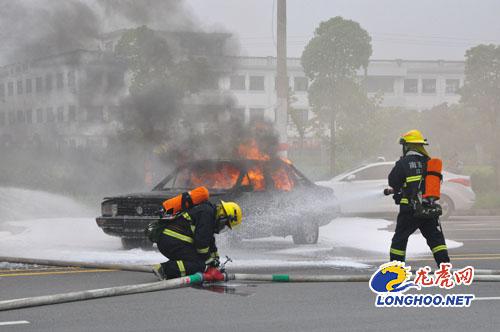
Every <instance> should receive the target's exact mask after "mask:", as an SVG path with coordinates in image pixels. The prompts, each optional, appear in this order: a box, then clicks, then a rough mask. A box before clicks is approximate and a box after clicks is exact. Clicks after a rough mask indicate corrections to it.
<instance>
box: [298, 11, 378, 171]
mask: <svg viewBox="0 0 500 332" xmlns="http://www.w3.org/2000/svg"><path fill="white" fill-rule="evenodd" d="M371 54H372V47H371V38H370V36H369V35H368V33H367V32H366V30H364V29H363V28H361V26H360V25H359V24H358V23H357V22H354V21H351V20H345V19H343V18H342V17H340V16H337V17H334V18H331V19H330V20H328V21H325V22H321V23H320V25H319V26H318V28H317V29H316V31H315V33H314V37H313V38H312V39H311V40H310V41H309V43H308V44H307V46H306V47H305V49H304V51H303V53H302V58H301V62H302V66H303V68H304V71H305V74H306V76H307V77H308V78H309V80H310V81H311V85H310V87H309V102H310V103H311V105H312V106H313V109H314V111H315V113H316V114H317V116H318V118H319V122H323V121H326V122H328V123H329V124H330V155H331V158H330V159H331V164H330V171H331V173H332V174H333V173H334V172H335V163H336V156H335V145H336V143H335V142H336V127H337V126H338V124H337V115H338V114H340V113H343V112H344V113H345V112H349V111H351V110H352V109H353V108H355V106H356V105H358V104H359V102H360V101H361V102H362V103H364V102H365V101H366V94H363V90H362V88H361V86H360V84H359V80H358V79H357V77H356V73H357V71H358V70H359V69H360V68H366V67H367V66H368V61H369V58H370V56H371ZM363 95H364V96H363Z"/></svg>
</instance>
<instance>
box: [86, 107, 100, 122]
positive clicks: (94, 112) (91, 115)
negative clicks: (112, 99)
mask: <svg viewBox="0 0 500 332" xmlns="http://www.w3.org/2000/svg"><path fill="white" fill-rule="evenodd" d="M87 121H88V122H103V121H104V111H103V108H102V107H92V108H89V109H87Z"/></svg>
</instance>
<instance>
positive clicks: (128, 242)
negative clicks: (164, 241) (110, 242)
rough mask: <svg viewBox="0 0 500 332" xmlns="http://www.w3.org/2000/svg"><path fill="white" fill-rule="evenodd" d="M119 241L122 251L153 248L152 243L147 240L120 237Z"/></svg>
mask: <svg viewBox="0 0 500 332" xmlns="http://www.w3.org/2000/svg"><path fill="white" fill-rule="evenodd" d="M121 240H122V247H123V249H126V250H130V249H136V248H141V249H146V250H151V249H152V248H153V243H152V242H151V241H149V239H142V238H139V239H138V238H125V237H122V238H121Z"/></svg>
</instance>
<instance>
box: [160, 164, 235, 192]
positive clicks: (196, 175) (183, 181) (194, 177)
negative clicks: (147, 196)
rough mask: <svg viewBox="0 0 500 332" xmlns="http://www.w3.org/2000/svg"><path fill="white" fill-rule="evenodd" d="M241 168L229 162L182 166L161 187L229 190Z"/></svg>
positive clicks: (164, 188) (162, 188)
mask: <svg viewBox="0 0 500 332" xmlns="http://www.w3.org/2000/svg"><path fill="white" fill-rule="evenodd" d="M240 173H241V172H240V170H239V168H238V167H236V166H235V165H233V164H231V163H229V162H216V163H209V164H205V163H199V164H192V165H189V166H187V167H184V168H180V169H179V170H178V171H177V173H176V174H175V175H174V176H171V177H170V179H169V180H168V181H166V182H165V183H164V184H163V185H162V186H161V188H157V189H156V190H166V189H192V188H195V187H199V186H205V187H206V188H207V189H208V190H228V189H231V188H233V187H234V186H235V185H236V182H237V181H238V178H239V176H240Z"/></svg>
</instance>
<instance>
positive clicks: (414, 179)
mask: <svg viewBox="0 0 500 332" xmlns="http://www.w3.org/2000/svg"><path fill="white" fill-rule="evenodd" d="M421 179H422V175H415V176H409V177H407V178H406V182H407V183H409V182H415V181H420V180H421Z"/></svg>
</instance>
